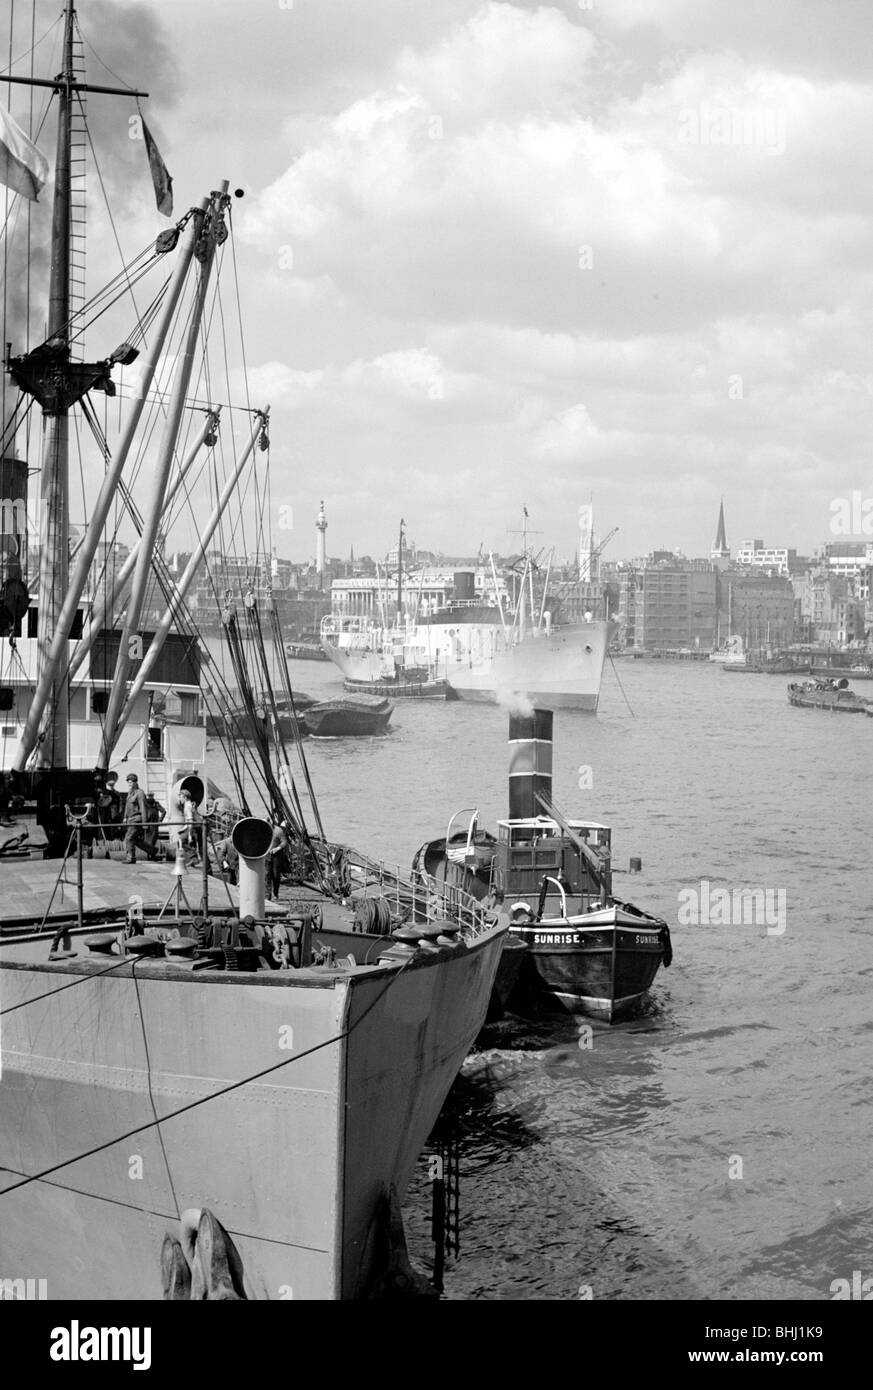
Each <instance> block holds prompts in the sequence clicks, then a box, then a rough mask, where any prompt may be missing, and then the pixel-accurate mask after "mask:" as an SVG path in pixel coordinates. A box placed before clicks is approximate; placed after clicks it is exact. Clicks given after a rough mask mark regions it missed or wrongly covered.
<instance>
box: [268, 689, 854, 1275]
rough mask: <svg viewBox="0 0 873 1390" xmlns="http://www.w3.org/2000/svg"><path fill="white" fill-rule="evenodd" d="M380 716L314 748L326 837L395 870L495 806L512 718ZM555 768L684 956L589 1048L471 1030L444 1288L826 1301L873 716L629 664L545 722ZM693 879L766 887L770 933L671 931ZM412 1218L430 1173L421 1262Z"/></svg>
mask: <svg viewBox="0 0 873 1390" xmlns="http://www.w3.org/2000/svg"><path fill="white" fill-rule="evenodd" d="M292 666H293V679H294V681H295V684H296V683H297V682H298V681H299V684H300V687H301V688H302V689H307V690H312V691H313V692H317V691H319V690H322V689H324V691H325V693H328V691H330V692H333V691H336V690H338V689H339V684H338V680H337V677H338V672H336V671H335V670H334V668H333V667H332V666H328V665H319V664H316V663H307V662H298V663H292ZM619 678H620V681H621V685H622V686H623V687H624V691H625V692H626V695H627V700H628V701H629V703H630V706H631V708H632V711H633V714H631V712H630V711H629V709H628V704H627V703H626V701H625V698H624V696H623V694H622V690H621V688H620V686H619V683H618V682H619ZM871 693H873V692H871ZM392 722H393V731H392V733H391V734H390V735H389V736H388V737H386V738H382V739H372V740H345V741H330V742H319V741H317V740H310V741H309V743H308V745H307V748H308V755H309V759H310V766H311V770H312V773H313V778H314V781H315V785H316V787H317V789H318V792H319V798H320V805H321V809H322V815H323V818H324V822H325V828H326V831H327V833H328V835H330V836H331V837H335V838H337V839H344V840H347V841H350V842H352V843H355V844H358V845H359V846H360V848H361V849H364V850H368V851H369V852H371V853H373V854H375V855H377V857H384V858H385V859H386V860H388V861H389V862H390V863H392V864H394V863H400V864H401V865H403V866H407V865H408V863H409V861H410V859H411V856H412V854H413V852H414V851H415V849H417V847H418V846H419V844H421V843H422V842H423V841H424V840H425V839H428V838H431V837H433V836H435V835H437V834H440V833H444V830H445V826H446V823H447V821H448V819H449V816H450V815H451V814H452V812H453V811H455V810H458V809H460V808H461V807H463V806H478V807H479V808H480V811H481V814H482V817H483V820H484V821H485V823H493V821H494V820H495V819H496V817H497V816H498V815H502V814H503V813H504V810H505V804H506V767H507V757H506V734H507V719H506V715H505V714H504V713H503V712H502V711H501V710H500V709H498V708H496V707H488V706H477V705H465V704H449V705H442V704H416V703H414V702H408V703H405V702H400V703H399V704H398V705H397V708H396V710H395V713H394V716H393V721H392ZM554 757H555V773H554V777H555V780H554V788H555V797H556V800H557V801H558V804H559V805H561V806H563V807H564V808H565V809H566V810H568V811H571V812H572V813H573V814H576V815H581V816H590V817H591V818H592V819H601V820H604V821H606V823H607V824H610V825H611V826H612V827H613V847H614V854H615V863H616V865H617V866H619V867H621V866H627V863H628V858H629V856H631V855H638V856H640V857H641V858H642V861H643V872H642V873H641V874H638V875H633V876H630V875H622V876H619V877H617V878H616V891H617V892H618V893H619V894H626V895H627V896H628V897H629V898H631V899H632V900H633V901H635V902H637V903H638V904H639V905H640V906H642V907H645V908H647V909H649V910H651V911H654V912H656V913H659V914H662V915H663V916H664V917H666V918H667V920H668V921H669V922H670V924H671V927H672V929H673V944H674V951H675V959H674V963H673V966H672V968H671V969H670V970H669V971H664V970H662V971H660V972H659V974H658V976H657V978H656V981H655V985H654V988H653V990H652V995H651V999H650V1003H649V1005H648V1007H647V1009H646V1011H645V1012H644V1014H643V1015H642V1016H641V1017H639V1018H637V1019H635V1020H634V1021H632V1022H630V1023H627V1024H623V1025H619V1026H614V1027H612V1028H607V1027H603V1026H600V1025H597V1024H595V1025H594V1036H593V1040H592V1042H593V1045H592V1046H591V1047H590V1048H584V1047H580V1046H579V1037H578V1029H577V1026H576V1024H575V1023H574V1022H573V1021H572V1020H562V1019H559V1020H557V1021H556V1022H555V1023H554V1024H551V1023H550V1024H543V1023H542V1022H540V1023H539V1024H537V1025H536V1027H532V1026H529V1025H525V1024H522V1023H520V1022H509V1023H506V1022H504V1023H502V1024H500V1025H499V1026H497V1027H496V1028H492V1029H491V1030H489V1031H488V1032H487V1033H486V1034H484V1035H483V1036H482V1038H481V1040H480V1051H479V1052H478V1053H476V1054H474V1055H473V1056H472V1057H471V1058H469V1059H468V1061H467V1063H466V1064H465V1067H464V1072H463V1074H462V1077H461V1080H460V1083H459V1085H458V1087H457V1104H458V1108H459V1121H458V1123H459V1134H460V1143H461V1151H462V1167H461V1258H460V1260H458V1261H456V1262H452V1263H451V1264H450V1267H449V1271H448V1274H447V1277H446V1296H447V1297H448V1298H450V1299H476V1298H482V1299H545V1298H548V1299H573V1298H578V1297H579V1296H580V1289H581V1290H582V1291H583V1293H584V1288H585V1286H588V1287H590V1289H591V1293H592V1295H593V1296H594V1297H595V1298H598V1299H646V1298H664V1299H679V1300H683V1299H692V1298H694V1299H698V1298H703V1299H719V1298H730V1299H747V1298H763V1299H822V1298H829V1297H830V1284H831V1282H832V1280H834V1279H836V1278H849V1279H851V1276H852V1271H853V1270H856V1269H860V1270H862V1271H866V1273H867V1274H868V1275H870V1274H873V1165H871V1161H870V1154H871V1139H873V1134H871V1129H873V1126H871V1119H870V1116H871V1100H873V1010H871V1007H870V999H871V990H873V911H871V891H873V875H871V853H870V819H871V796H870V789H871V784H873V720H871V719H867V718H865V717H863V716H856V717H854V718H852V719H849V718H846V719H843V720H840V719H837V718H836V717H834V716H833V715H831V714H828V713H825V712H820V711H816V710H800V709H793V708H791V707H790V706H789V705H788V703H787V700H786V679H785V678H784V677H776V676H772V677H771V676H757V675H740V674H732V675H725V674H724V672H722V671H721V670H719V669H717V668H715V667H714V666H712V665H709V664H708V663H701V664H697V663H689V664H687V665H686V664H684V663H660V662H639V661H635V662H628V661H624V662H618V663H616V669H615V670H613V669H611V668H609V667H608V668H607V670H606V672H605V675H604V686H603V692H602V696H601V709H600V713H599V714H598V715H597V716H591V715H584V714H575V713H573V712H569V711H562V712H560V713H558V714H556V716H555V749H554ZM583 766H590V767H591V768H592V770H593V789H591V790H584V791H580V790H579V781H580V771H579V770H580V768H581V767H583ZM702 880H707V881H708V882H709V883H710V885H711V887H712V889H715V888H716V887H722V888H742V887H747V888H756V887H760V888H765V889H771V890H775V891H778V890H784V892H785V903H786V930H785V931H784V933H783V934H782V935H776V934H769V933H768V932H767V930H766V927H765V926H763V925H761V926H753V925H746V926H741V925H735V926H707V925H695V926H681V925H678V924H677V913H678V907H679V896H678V895H679V893H680V891H682V890H683V889H689V888H695V889H698V888H699V886H700V883H701V881H702ZM740 1165H741V1172H742V1176H741V1177H740V1176H734V1177H731V1176H730V1173H731V1172H732V1171H733V1172H734V1173H739V1172H740ZM428 1212H429V1197H428V1190H427V1182H426V1175H425V1172H424V1169H423V1167H422V1171H421V1173H420V1175H419V1176H418V1177H417V1179H416V1181H415V1182H414V1184H413V1187H412V1190H411V1192H410V1197H409V1202H408V1206H407V1221H408V1225H409V1231H410V1243H411V1247H412V1249H413V1253H414V1254H415V1255H416V1257H417V1258H419V1259H420V1260H421V1262H422V1263H426V1262H427V1259H428V1256H429V1244H428V1241H429V1235H428V1225H429V1223H428Z"/></svg>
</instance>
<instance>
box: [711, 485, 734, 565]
mask: <svg viewBox="0 0 873 1390" xmlns="http://www.w3.org/2000/svg"><path fill="white" fill-rule="evenodd" d="M709 556H710V559H711V560H715V561H716V562H718V561H719V560H720V561H721V562H722V564H727V562H728V560H729V559H730V558H731V552H730V546H729V545H728V543H727V537H726V536H725V532H724V498H722V499H721V503H720V505H719V509H718V527H717V529H716V532H715V544H714V545H713V547H712V550H711V551H710V552H709Z"/></svg>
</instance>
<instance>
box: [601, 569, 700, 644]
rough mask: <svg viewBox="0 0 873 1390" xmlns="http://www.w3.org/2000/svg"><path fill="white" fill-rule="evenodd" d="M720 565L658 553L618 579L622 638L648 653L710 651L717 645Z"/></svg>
mask: <svg viewBox="0 0 873 1390" xmlns="http://www.w3.org/2000/svg"><path fill="white" fill-rule="evenodd" d="M717 578H718V576H717V574H716V570H715V566H714V565H713V564H712V563H711V562H710V561H702V562H701V561H694V560H685V559H682V558H680V557H679V556H676V555H673V554H670V553H669V552H665V551H655V552H654V554H653V555H652V556H650V557H649V559H648V560H647V561H645V562H644V563H643V565H642V566H641V567H637V566H636V565H631V566H629V567H628V568H626V569H623V570H622V571H621V573H620V578H619V599H618V615H617V616H618V624H619V637H620V640H622V641H623V642H624V645H625V646H627V647H633V648H635V649H637V650H640V651H641V650H644V649H645V650H647V651H683V650H684V651H710V650H711V649H712V647H713V646H714V645H715V632H716V583H717Z"/></svg>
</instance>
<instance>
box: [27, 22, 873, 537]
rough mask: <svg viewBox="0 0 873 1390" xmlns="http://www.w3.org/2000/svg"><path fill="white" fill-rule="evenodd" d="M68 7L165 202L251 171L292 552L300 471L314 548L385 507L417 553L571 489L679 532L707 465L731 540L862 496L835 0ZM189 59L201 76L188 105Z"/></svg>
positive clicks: (854, 181)
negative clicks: (211, 94)
mask: <svg viewBox="0 0 873 1390" xmlns="http://www.w3.org/2000/svg"><path fill="white" fill-rule="evenodd" d="M82 11H83V12H82V15H81V21H82V25H83V30H84V32H85V34H86V37H88V38H89V41H90V42H91V43H92V45H93V48H94V49H96V54H95V53H94V52H88V54H87V60H88V64H89V68H90V70H91V73H92V77H93V78H94V80H98V77H99V73H100V71H101V69H100V63H99V62H98V60H97V55H99V58H100V59H101V60H102V62H103V63H104V64H106V65H107V66H109V67H110V68H111V69H113V70H115V71H117V72H119V73H121V74H122V75H123V76H124V77H127V76H128V75H132V74H134V73H136V72H142V71H143V70H145V71H146V72H147V73H148V87H149V91H150V93H151V98H150V101H149V102H148V104H147V114H148V118H149V122H150V125H151V127H152V129H153V131H154V133H155V135H156V137H157V138H158V140H159V144H160V147H161V151H162V153H163V155H164V157H165V159H166V162H167V165H168V167H169V169H170V171H171V173H172V175H173V178H174V182H175V192H176V199H177V209H179V208H184V207H185V206H188V205H190V204H191V203H192V202H195V201H196V200H197V199H198V198H199V197H200V196H201V195H202V192H203V191H204V189H205V188H207V187H209V186H212V185H213V184H214V183H215V181H216V180H217V179H218V178H219V177H222V176H226V177H228V178H229V179H230V181H231V187H240V188H241V189H243V190H244V191H245V195H246V196H245V197H244V198H243V199H242V200H240V201H239V203H238V205H237V206H236V207H235V209H234V223H235V230H236V237H237V241H238V249H237V255H238V268H239V277H240V284H241V288H242V291H243V293H244V295H245V297H246V300H247V302H249V303H250V304H251V303H253V304H254V314H253V316H252V320H251V321H252V324H253V328H252V330H251V332H250V336H249V338H248V340H247V361H248V364H249V373H248V376H249V386H250V391H251V394H252V396H253V397H254V398H255V399H264V400H270V401H271V403H272V406H273V414H272V424H271V436H272V439H273V467H274V475H275V478H276V487H275V490H274V500H275V506H276V515H275V517H274V519H273V520H274V528H275V532H276V535H275V539H276V541H277V543H278V545H279V547H280V549H282V550H284V551H285V552H286V553H288V552H291V553H294V554H298V553H300V551H303V550H307V551H308V547H309V544H310V530H311V518H312V517H314V516H315V515H316V514H317V508H318V502H319V500H320V498H321V497H324V498H325V501H326V506H327V509H328V514H329V516H330V517H331V518H332V519H331V522H330V524H331V535H330V539H331V540H332V542H333V547H334V549H335V550H336V551H337V553H340V554H347V553H348V550H349V548H350V546H351V545H352V544H354V545H355V546H358V545H361V547H362V548H363V549H364V550H367V551H369V552H370V553H372V554H377V553H379V551H380V549H381V548H382V546H383V544H384V542H383V537H384V538H385V541H387V538H388V536H389V535H390V533H391V530H392V529H393V525H394V518H393V515H392V516H391V519H390V521H389V519H388V515H387V509H388V508H389V507H390V508H391V511H392V513H393V512H394V511H397V513H398V515H399V514H400V513H401V512H402V513H403V515H404V516H406V519H407V521H408V523H409V526H410V528H411V532H412V534H416V533H418V534H419V535H424V533H425V529H427V532H428V540H429V543H430V544H431V545H432V546H433V547H434V548H438V549H443V550H448V549H449V548H450V547H452V548H459V549H461V550H463V551H466V552H469V553H473V554H475V552H476V549H477V547H478V545H479V544H480V542H481V541H482V540H483V538H486V547H487V546H489V545H490V547H491V548H498V547H499V543H500V538H502V537H503V536H504V535H505V533H506V532H507V531H508V530H509V529H510V528H511V527H513V526H514V525H515V524H516V518H517V516H518V515H519V514H520V510H521V506H522V504H526V505H528V506H529V508H530V510H531V514H532V517H533V518H534V524H535V525H536V526H537V528H538V529H539V530H541V531H542V532H543V533H544V538H546V539H547V540H548V543H549V544H550V545H551V544H552V543H554V544H555V545H556V547H557V549H558V552H559V553H561V552H564V551H566V553H568V554H570V553H573V552H574V551H575V550H576V547H577V544H578V537H577V535H576V533H575V511H576V507H577V506H578V505H579V504H580V503H582V502H583V501H584V500H586V499H587V498H588V497H589V496H590V495H591V494H592V493H593V494H594V504H595V512H596V515H597V517H598V518H599V520H600V523H601V533H605V531H606V530H607V529H609V528H610V527H611V526H614V525H616V524H617V525H619V526H620V528H621V530H620V534H619V536H618V537H617V538H616V539H615V541H614V542H613V543H612V545H611V547H610V552H611V553H612V554H624V555H627V556H633V555H637V554H641V553H643V552H644V551H645V550H647V549H651V548H666V549H673V548H679V549H681V550H683V551H684V552H685V553H686V554H689V555H691V554H707V553H708V551H709V548H710V546H711V542H712V524H713V523H712V517H713V514H714V512H715V510H716V509H717V505H718V498H719V497H720V496H721V495H722V494H724V495H725V496H726V498H728V499H729V502H728V504H727V505H728V510H727V519H728V540H729V542H730V543H731V545H732V546H735V545H737V544H739V542H740V541H741V540H744V539H747V538H750V537H765V538H767V540H768V543H770V544H774V545H786V544H790V545H792V546H794V547H796V549H797V550H798V552H800V553H804V554H811V553H812V552H813V551H814V550H815V549H816V548H817V546H819V545H820V544H821V543H822V540H823V539H826V538H827V536H828V535H829V534H831V533H830V531H829V527H830V524H831V521H832V510H831V509H832V505H833V503H834V501H835V499H840V498H843V499H849V498H851V497H852V496H853V495H854V494H855V493H859V494H860V495H861V497H862V499H864V500H869V499H870V498H871V497H873V480H871V478H873V475H871V467H870V462H869V436H870V412H869V399H870V395H871V392H873V362H871V355H870V354H871V350H870V341H869V338H870V335H869V332H868V329H867V325H868V324H869V321H870V318H871V309H873V294H871V289H873V279H871V271H870V268H869V265H868V264H867V255H866V245H867V242H868V240H869V216H870V209H869V194H868V192H867V190H868V189H869V187H870V178H869V172H870V170H869V160H870V155H869V142H868V141H867V139H866V130H867V129H868V128H869V118H870V115H871V114H873V61H871V58H870V56H869V55H870V53H871V51H873V50H871V48H870V44H869V30H870V25H871V20H870V18H869V17H868V15H867V13H866V11H865V9H864V7H863V6H852V5H842V6H838V7H836V8H834V9H833V10H831V11H829V13H828V23H827V24H826V25H821V24H820V23H819V20H820V7H818V6H816V5H814V4H812V3H811V0H797V3H796V4H795V6H794V7H793V16H794V18H793V22H792V23H791V25H786V24H785V23H784V22H782V21H781V20H780V17H779V15H777V14H775V13H774V12H773V7H772V5H768V4H766V3H764V0H760V3H759V0H751V2H750V3H748V4H747V5H744V6H743V7H742V10H741V11H738V10H737V9H736V8H735V7H732V8H731V10H730V12H729V13H728V12H726V11H725V10H724V7H723V6H720V5H718V4H716V3H715V0H695V3H691V0H660V3H658V4H655V5H653V6H645V7H642V6H640V5H638V4H636V3H635V2H634V0H612V3H610V4H608V5H606V4H597V3H591V4H588V3H585V4H580V3H578V0H556V3H552V4H536V3H535V2H534V0H514V3H489V2H488V0H486V2H485V3H481V4H476V3H473V4H471V3H462V2H461V0H433V3H432V4H428V5H426V6H425V5H417V6H416V5H409V4H408V3H401V0H370V3H369V4H368V6H367V20H366V24H364V23H362V22H361V7H360V4H359V3H355V0H318V4H317V5H316V4H315V3H314V0H280V3H269V4H268V3H264V4H261V5H247V6H246V7H245V9H243V7H242V4H241V3H237V0H230V3H224V4H221V5H218V6H216V5H210V6H209V8H208V11H207V9H206V5H205V3H203V0H174V2H173V4H167V3H149V4H135V3H127V0H117V3H107V2H106V0H93V3H89V4H88V5H87V6H83V7H82ZM119 11H122V12H123V13H124V15H125V22H124V24H121V25H119V24H118V23H117V15H118V12H119ZM207 13H208V23H206V22H205V16H206V15H207ZM43 14H44V16H45V19H46V25H48V24H50V23H51V21H52V20H53V19H54V18H55V13H54V10H53V9H52V7H51V5H49V4H48V0H46V4H45V5H44V6H43ZM110 15H111V17H112V20H113V22H112V23H111V24H110V23H109V22H106V23H104V22H103V21H104V20H108V18H109V16H110ZM241 26H244V29H245V33H246V36H247V39H246V45H245V54H241V48H240V42H239V34H240V29H241ZM246 55H250V57H249V56H246ZM253 65H256V69H257V83H256V84H254V83H253V80H252V78H253ZM193 73H201V74H204V75H205V74H207V73H208V75H209V76H208V80H209V82H210V84H211V86H212V89H213V90H214V91H216V92H219V93H220V99H217V100H216V101H215V102H214V103H213V105H212V106H211V108H210V117H209V120H204V119H203V114H202V113H203V108H202V85H203V84H202V81H197V82H193V81H192V80H191V75H192V74H193ZM15 101H16V102H19V103H20V102H21V101H23V98H21V97H19V96H16V98H15ZM93 106H94V111H93V113H92V116H93V120H94V122H95V124H96V127H97V129H96V136H97V137H98V138H99V139H100V141H101V144H102V148H103V154H104V160H105V165H106V178H107V181H108V183H109V185H110V191H115V192H119V193H120V194H121V212H120V215H119V216H118V219H117V225H118V229H119V235H120V237H121V240H122V243H123V244H124V245H125V247H128V248H129V247H130V246H133V245H140V244H142V241H143V237H144V235H145V236H146V237H147V236H148V235H150V234H151V233H152V230H153V229H154V230H156V229H158V228H159V227H161V226H163V225H165V223H164V220H163V219H161V218H159V217H158V216H157V214H155V213H154V210H153V208H148V205H147V202H146V200H145V197H144V196H143V195H144V189H143V186H142V185H143V178H142V175H143V169H142V168H141V167H140V165H141V164H143V163H144V159H143V156H142V151H141V150H139V149H137V148H136V147H135V141H134V140H133V139H132V138H131V131H130V130H129V129H128V117H127V114H126V113H121V114H118V113H117V112H116V113H110V112H109V111H108V109H106V110H104V109H103V107H101V106H100V103H99V102H98V101H96V100H95V102H94V103H93ZM13 109H14V110H17V111H18V112H19V114H21V106H20V105H14V106H13ZM122 157H123V160H124V161H125V170H126V173H125V174H124V176H123V177H122V175H121V174H119V171H118V167H116V168H115V169H114V171H113V167H112V164H113V161H116V166H117V163H118V160H119V159H122ZM137 160H138V161H139V163H137ZM146 191H147V190H146ZM146 213H147V215H146ZM90 215H91V214H90V212H89V217H90ZM89 227H90V229H91V231H92V232H93V246H94V250H93V260H92V262H91V264H93V265H94V266H96V265H98V264H100V263H101V261H104V262H105V264H107V265H113V264H115V252H114V250H113V247H112V238H111V234H110V232H109V230H108V228H107V227H106V226H105V225H102V224H101V220H100V214H99V210H98V208H97V206H96V205H95V209H94V215H93V221H92V222H91V223H89ZM90 466H91V467H92V468H93V469H95V470H96V467H97V464H96V462H94V463H92V465H90ZM95 476H96V473H95ZM282 507H284V508H286V513H285V515H293V518H294V522H293V531H292V533H291V535H290V536H288V537H284V536H283V535H282V527H281V522H280V520H279V517H280V508H282ZM568 509H571V510H572V512H573V517H574V520H572V521H571V520H570V518H569V517H568V515H567V513H568ZM425 523H426V524H425ZM301 527H302V528H303V535H304V536H305V537H306V540H305V542H304V541H303V537H302V536H301V535H300V528H301ZM487 538H490V540H489V539H487ZM858 538H859V539H860V537H858ZM298 547H299V549H298Z"/></svg>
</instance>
